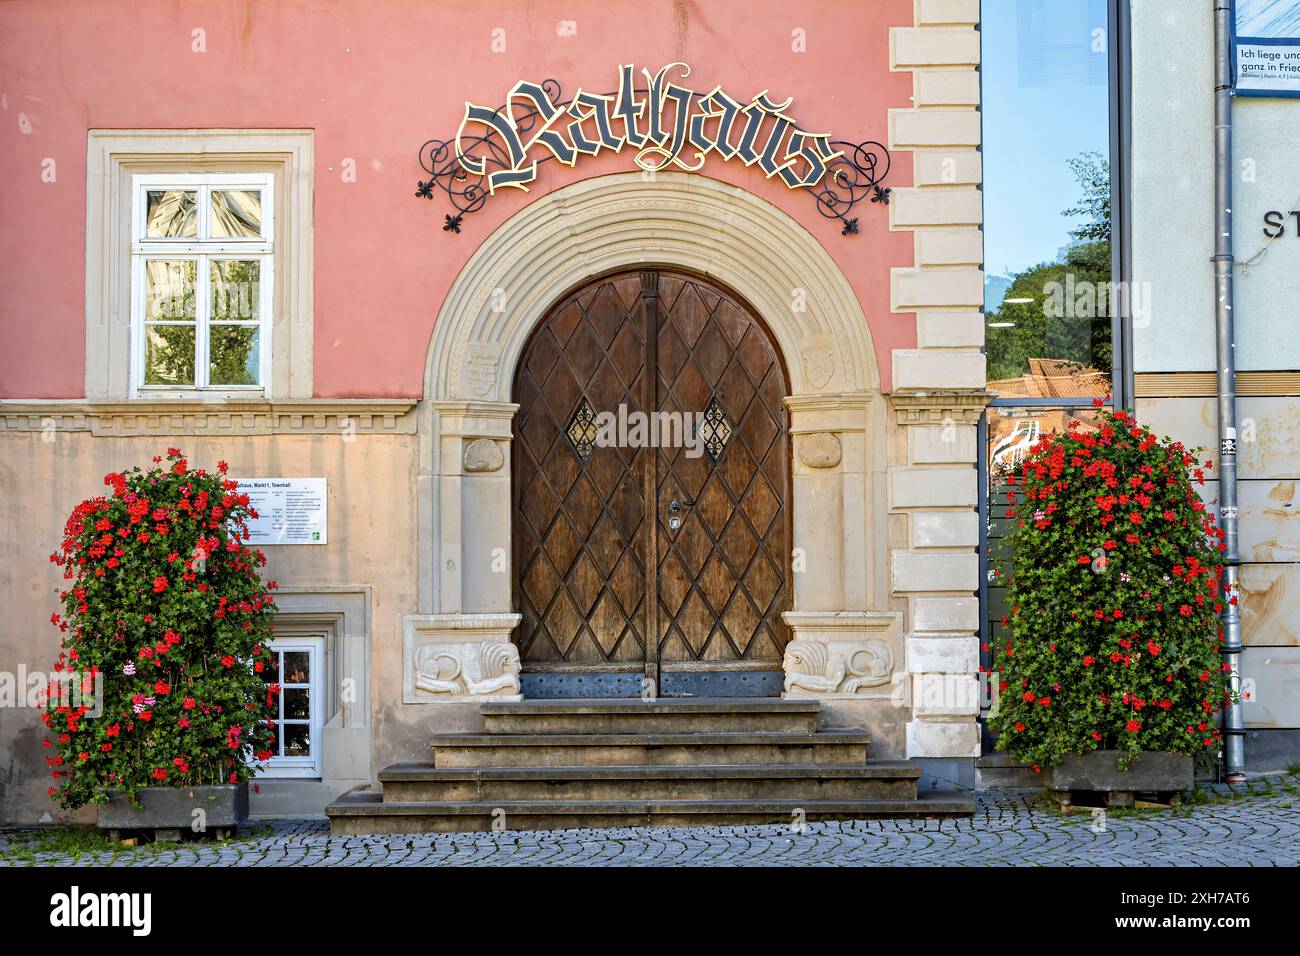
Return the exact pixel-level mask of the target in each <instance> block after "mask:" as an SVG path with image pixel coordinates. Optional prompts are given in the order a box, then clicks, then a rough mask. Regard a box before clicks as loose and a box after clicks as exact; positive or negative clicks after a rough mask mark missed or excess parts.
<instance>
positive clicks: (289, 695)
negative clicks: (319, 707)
mask: <svg viewBox="0 0 1300 956" xmlns="http://www.w3.org/2000/svg"><path fill="white" fill-rule="evenodd" d="M310 693H311V691H309V690H308V689H307V688H305V687H289V688H287V689H286V690H285V691H284V716H285V719H286V720H306V719H307V718H308V717H310V716H311V712H310V710H309V705H310V701H309V699H308V696H309V695H310Z"/></svg>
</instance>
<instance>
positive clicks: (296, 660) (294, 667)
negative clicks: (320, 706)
mask: <svg viewBox="0 0 1300 956" xmlns="http://www.w3.org/2000/svg"><path fill="white" fill-rule="evenodd" d="M310 663H311V655H310V654H309V653H307V652H306V651H286V652H285V655H284V683H286V684H306V683H309V682H310V681H311V672H310Z"/></svg>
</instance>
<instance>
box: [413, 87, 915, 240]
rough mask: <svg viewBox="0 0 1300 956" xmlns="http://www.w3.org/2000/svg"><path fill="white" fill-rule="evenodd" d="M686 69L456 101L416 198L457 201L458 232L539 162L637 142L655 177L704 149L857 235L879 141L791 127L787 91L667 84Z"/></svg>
mask: <svg viewBox="0 0 1300 956" xmlns="http://www.w3.org/2000/svg"><path fill="white" fill-rule="evenodd" d="M674 71H677V72H679V73H680V76H681V78H683V79H684V78H685V77H687V76H689V75H690V72H691V70H690V67H688V66H687V65H686V64H684V63H669V64H668V65H667V66H664V67H662V68H661V69H660V70H659V72H657V73H655V74H653V75H652V74H651V73H650V71H649V70H645V69H643V70H642V71H641V75H642V77H643V78H644V82H645V85H644V86H640V87H638V86H637V85H636V82H637V78H636V72H635V67H633V66H620V67H619V77H618V91H617V92H614V93H589V92H587V91H585V90H579V91H578V92H577V93H576V94H575V95H574V96H573V97H572V98H571V99H567V100H565V99H562V98H561V92H560V84H559V83H557V82H556V81H555V80H543V81H542V82H541V83H534V82H531V81H528V80H520V81H519V82H518V83H516V84H515V86H514V88H513V89H512V90H511V91H510V93H509V94H508V95H507V96H506V101H505V104H504V105H502V106H499V107H496V108H492V107H487V106H478V105H477V104H474V103H466V104H465V117H464V119H462V120H461V124H460V129H459V130H457V131H456V137H455V139H453V140H441V139H432V140H429V141H428V142H427V143H425V144H424V145H423V146H422V147H420V165H421V166H423V167H424V170H425V172H427V173H428V174H429V175H430V177H431V178H430V179H427V180H422V181H421V182H420V183H419V189H418V190H417V192H416V195H417V196H419V197H422V198H425V199H432V198H433V195H434V190H435V188H438V189H441V190H443V191H444V192H446V194H447V196H448V197H449V198H450V199H451V204H452V206H453V207H454V208H455V209H456V213H455V215H452V214H448V215H447V216H446V224H445V225H444V226H443V229H445V230H451V231H453V232H460V226H461V220H462V219H463V218H464V215H465V214H466V213H471V212H476V211H477V210H479V209H481V208H482V207H483V204H484V203H486V202H487V200H488V197H489V196H492V195H493V194H495V193H496V191H497V190H498V189H503V188H506V187H514V188H517V189H523V190H527V189H528V184H529V183H531V182H533V181H534V180H535V179H536V178H537V167H538V166H540V165H541V164H542V163H545V162H549V161H550V160H552V159H557V160H559V161H560V162H561V163H563V164H564V165H566V166H573V165H576V164H577V161H578V157H579V156H596V155H599V153H600V151H601V150H604V149H608V150H613V151H614V152H616V153H617V152H621V151H622V150H623V147H625V146H630V147H631V148H632V149H634V150H635V151H636V152H635V156H634V157H633V161H634V162H635V163H636V165H637V166H638V167H640V168H641V169H642V170H645V171H646V172H648V173H653V172H654V171H656V170H664V169H668V168H670V167H676V168H678V169H683V170H687V171H696V170H699V169H700V168H702V167H703V166H704V162H705V160H706V159H707V158H708V155H709V153H716V154H717V155H718V156H719V157H721V158H722V159H723V160H733V159H738V160H740V161H741V162H743V163H744V164H745V165H746V166H755V165H756V166H758V167H759V169H761V170H762V171H763V172H764V174H766V176H767V177H768V178H769V179H770V178H772V177H773V176H777V177H779V178H780V179H781V181H782V182H783V183H785V185H786V186H788V187H789V188H791V189H806V190H808V191H809V192H811V193H812V194H813V197H814V198H815V200H816V203H817V210H818V212H820V213H821V214H822V215H823V216H826V217H828V218H832V219H839V220H840V221H841V222H843V223H844V228H843V230H841V231H842V232H843V234H844V235H851V234H853V233H856V232H857V231H858V220H857V219H856V218H852V219H851V218H849V215H848V214H849V212H851V211H852V209H853V207H854V206H855V205H857V203H858V202H859V201H860V200H862V199H863V198H866V197H870V199H871V201H872V202H879V203H887V202H889V189H888V188H886V187H884V186H882V185H881V183H882V181H883V180H884V178H885V175H886V174H887V173H888V172H889V151H888V150H886V149H885V147H884V146H882V145H881V144H880V143H877V142H874V141H867V142H862V143H851V142H845V141H841V140H832V139H831V138H830V135H829V134H827V133H810V132H808V131H806V130H803V129H800V128H799V126H798V125H797V124H796V122H795V120H794V119H793V118H792V117H790V116H789V115H787V112H786V111H787V110H788V109H789V107H790V104H791V103H792V102H793V100H792V99H786V100H783V101H781V102H777V101H775V100H773V99H772V98H771V97H770V96H769V95H768V93H767V91H766V90H764V91H763V92H761V93H759V94H757V95H756V96H754V97H753V98H752V99H750V101H749V102H748V103H742V102H740V101H739V100H736V99H733V98H732V97H730V96H728V95H727V94H726V93H725V92H723V90H722V88H721V87H714V88H713V90H711V91H710V92H708V93H697V92H695V91H693V90H689V89H687V88H685V87H683V86H679V85H678V84H677V83H674V82H673V80H672V79H671V78H670V73H672V72H674Z"/></svg>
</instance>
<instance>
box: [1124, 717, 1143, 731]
mask: <svg viewBox="0 0 1300 956" xmlns="http://www.w3.org/2000/svg"><path fill="white" fill-rule="evenodd" d="M1124 729H1125V730H1127V731H1128V732H1129V733H1130V734H1135V733H1137V732H1138V731H1139V730H1141V729H1142V721H1140V720H1130V721H1129V722H1128V723H1127V724H1125V725H1124Z"/></svg>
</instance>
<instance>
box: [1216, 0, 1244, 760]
mask: <svg viewBox="0 0 1300 956" xmlns="http://www.w3.org/2000/svg"><path fill="white" fill-rule="evenodd" d="M1211 2H1212V3H1213V4H1214V71H1215V78H1214V203H1215V210H1214V259H1213V262H1214V282H1215V289H1216V293H1217V301H1216V303H1215V308H1214V327H1215V345H1216V356H1217V366H1216V374H1217V377H1218V405H1219V524H1220V527H1221V528H1222V529H1223V535H1224V542H1225V544H1226V545H1227V550H1226V552H1225V555H1224V559H1225V564H1226V567H1225V568H1224V572H1225V574H1224V586H1225V591H1226V594H1227V595H1228V597H1230V598H1231V597H1236V596H1237V594H1238V590H1237V572H1238V563H1239V556H1238V554H1237V362H1236V358H1235V356H1234V354H1233V350H1234V349H1235V348H1236V345H1235V338H1234V335H1233V330H1232V269H1233V259H1232V173H1233V170H1232V82H1233V77H1232V45H1231V44H1232V3H1231V0H1211ZM1222 650H1223V660H1224V663H1225V664H1226V665H1227V666H1228V678H1229V681H1230V684H1229V687H1230V690H1231V699H1230V702H1229V704H1228V709H1227V711H1226V712H1225V714H1224V718H1223V735H1224V744H1225V748H1224V749H1225V763H1226V765H1227V766H1226V770H1227V775H1228V783H1244V782H1245V779H1246V776H1245V769H1246V732H1245V729H1244V728H1243V726H1242V720H1241V668H1240V660H1241V608H1240V606H1239V605H1238V604H1237V603H1234V602H1232V601H1225V602H1224V607H1223V647H1222Z"/></svg>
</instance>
